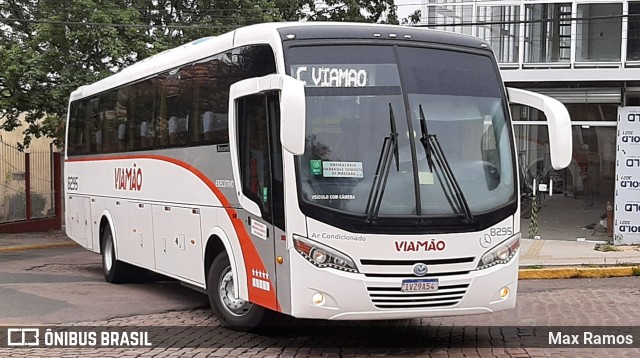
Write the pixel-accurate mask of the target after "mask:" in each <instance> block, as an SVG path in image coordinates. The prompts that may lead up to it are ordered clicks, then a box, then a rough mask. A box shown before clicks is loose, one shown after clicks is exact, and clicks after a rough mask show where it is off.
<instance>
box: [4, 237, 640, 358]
mask: <svg viewBox="0 0 640 358" xmlns="http://www.w3.org/2000/svg"><path fill="white" fill-rule="evenodd" d="M638 301H640V278H639V277H625V278H609V279H574V280H526V281H521V282H520V285H519V292H518V303H517V308H516V310H514V311H508V312H499V313H495V314H488V315H476V316H465V317H445V318H434V319H426V318H422V319H413V320H402V321H383V322H325V321H301V320H296V321H285V322H286V325H284V326H282V327H274V328H270V329H266V330H263V331H262V332H258V333H244V332H233V331H229V330H226V329H224V328H221V327H219V322H218V321H217V319H216V318H215V317H213V316H212V315H211V313H210V310H209V308H208V304H207V301H206V297H205V296H204V295H203V294H201V293H198V292H195V291H192V290H190V289H188V288H185V287H183V286H181V285H180V284H179V283H177V282H175V281H171V280H167V279H165V278H163V277H161V276H156V277H154V278H153V280H151V281H148V282H145V283H142V284H127V285H112V284H107V283H105V282H104V280H103V277H102V272H101V267H100V256H99V255H97V254H94V253H90V252H88V251H85V250H84V249H80V248H73V247H71V248H56V249H47V250H28V251H16V252H8V253H0V325H3V326H9V325H56V324H73V325H82V326H96V327H104V326H120V327H122V326H126V327H143V328H144V329H148V330H154V329H155V330H156V333H157V330H158V329H159V330H163V332H165V333H166V334H165V335H164V337H165V338H163V339H162V340H161V341H160V342H154V347H152V348H136V349H125V348H114V347H108V348H99V349H95V348H91V349H88V348H30V349H23V348H0V356H16V355H18V356H30V357H31V356H35V357H38V356H61V355H68V356H77V355H80V356H99V357H105V356H107V357H117V356H126V357H131V356H146V357H155V356H158V357H162V356H236V357H249V356H251V357H294V356H295V357H306V356H314V357H315V356H318V357H342V356H403V357H404V356H435V357H448V356H451V357H478V356H482V357H485V356H487V357H494V356H496V357H547V356H549V357H567V356H576V357H602V356H619V357H625V356H627V357H637V356H640V349H639V348H634V347H640V329H638V332H637V333H634V334H637V337H635V336H634V339H635V340H636V341H635V345H633V347H624V348H614V349H611V348H608V349H607V348H596V349H593V348H577V349H576V348H569V347H566V346H565V347H561V348H555V347H554V348H550V347H538V346H536V345H535V344H533V345H527V344H528V343H526V342H532V341H531V340H530V339H531V337H534V338H535V337H537V336H540V334H542V333H540V332H538V333H536V332H533V331H532V329H533V328H535V327H537V328H538V329H539V330H540V329H541V327H548V326H562V327H566V329H567V330H574V331H575V330H576V329H577V330H578V331H579V330H580V329H582V330H584V329H585V328H583V326H592V327H593V328H594V329H599V328H598V327H602V326H605V327H606V326H609V327H607V328H605V329H607V330H609V331H611V330H612V329H611V327H614V326H637V325H638V323H640V305H638ZM194 327H195V328H194ZM527 327H530V328H531V329H528V328H527ZM587 328H588V327H587ZM634 332H635V331H634ZM522 342H525V343H522ZM536 342H539V340H538V341H536ZM1 343H3V342H0V344H1ZM0 347H1V345H0Z"/></svg>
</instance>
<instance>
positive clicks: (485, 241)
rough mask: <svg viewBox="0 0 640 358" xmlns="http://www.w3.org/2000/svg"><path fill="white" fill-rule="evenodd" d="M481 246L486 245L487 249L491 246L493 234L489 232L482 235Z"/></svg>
mask: <svg viewBox="0 0 640 358" xmlns="http://www.w3.org/2000/svg"><path fill="white" fill-rule="evenodd" d="M480 246H482V247H484V248H485V249H486V248H487V247H489V246H491V236H489V235H487V234H484V235H482V236H480Z"/></svg>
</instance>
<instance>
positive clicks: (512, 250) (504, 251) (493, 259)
mask: <svg viewBox="0 0 640 358" xmlns="http://www.w3.org/2000/svg"><path fill="white" fill-rule="evenodd" d="M519 248H520V235H515V236H512V237H510V238H508V239H506V240H505V241H503V242H501V243H499V244H498V245H496V246H495V247H494V248H492V249H491V250H489V251H487V253H485V254H484V255H482V257H481V258H480V262H479V263H478V267H477V268H476V270H484V269H486V268H489V267H492V266H495V265H499V264H506V263H507V262H509V261H511V259H513V257H514V256H516V253H517V252H518V249H519Z"/></svg>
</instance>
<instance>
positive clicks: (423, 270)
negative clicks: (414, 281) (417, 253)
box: [413, 262, 429, 276]
mask: <svg viewBox="0 0 640 358" xmlns="http://www.w3.org/2000/svg"><path fill="white" fill-rule="evenodd" d="M427 271H429V268H428V267H427V265H425V264H423V263H421V262H418V263H417V264H415V265H413V273H414V274H415V275H416V276H424V275H426V274H427Z"/></svg>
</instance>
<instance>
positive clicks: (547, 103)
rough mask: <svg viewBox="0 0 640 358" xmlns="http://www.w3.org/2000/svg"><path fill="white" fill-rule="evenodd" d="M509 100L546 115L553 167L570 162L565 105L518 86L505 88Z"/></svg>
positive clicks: (568, 124) (570, 147)
mask: <svg viewBox="0 0 640 358" xmlns="http://www.w3.org/2000/svg"><path fill="white" fill-rule="evenodd" d="M507 93H508V94H509V102H510V103H514V104H522V105H525V106H529V107H533V108H536V109H537V110H539V111H542V112H543V113H544V115H545V116H546V117H547V127H548V129H549V147H550V148H549V151H550V154H551V166H553V169H556V170H558V169H563V168H566V167H568V166H569V164H570V163H571V157H572V156H573V144H572V141H573V139H572V136H571V117H570V116H569V111H567V107H565V106H564V104H562V103H561V102H560V101H558V100H557V99H554V98H551V97H549V96H545V95H542V94H539V93H535V92H531V91H525V90H522V89H518V88H507Z"/></svg>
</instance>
